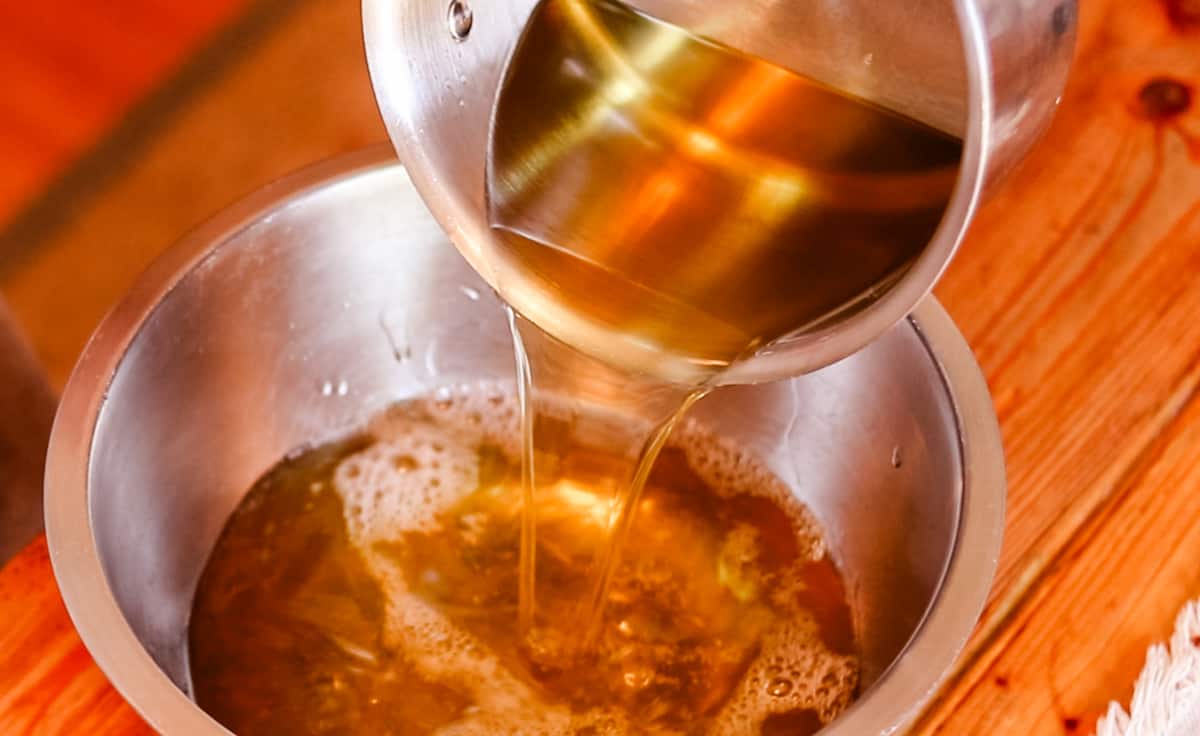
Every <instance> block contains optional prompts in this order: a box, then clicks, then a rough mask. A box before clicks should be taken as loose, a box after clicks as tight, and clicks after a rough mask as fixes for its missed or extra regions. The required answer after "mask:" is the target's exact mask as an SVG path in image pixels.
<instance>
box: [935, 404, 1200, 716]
mask: <svg viewBox="0 0 1200 736" xmlns="http://www.w3.org/2000/svg"><path fill="white" fill-rule="evenodd" d="M1197 487H1200V398H1198V397H1197V394H1196V393H1193V394H1192V396H1191V397H1189V400H1188V403H1187V407H1186V410H1185V411H1184V412H1183V413H1182V414H1181V415H1180V416H1179V417H1177V418H1176V420H1175V421H1174V422H1173V423H1172V425H1171V427H1170V430H1169V431H1168V432H1167V433H1166V434H1165V435H1164V436H1162V437H1160V438H1159V439H1158V440H1156V441H1155V442H1154V443H1153V444H1152V446H1151V447H1149V448H1148V449H1147V451H1146V452H1145V453H1144V455H1143V457H1142V458H1140V459H1139V462H1138V463H1137V465H1136V467H1135V468H1134V470H1133V471H1132V472H1131V474H1130V476H1129V477H1128V478H1127V479H1126V481H1125V482H1124V483H1122V484H1121V487H1120V490H1119V498H1118V499H1117V500H1116V501H1115V502H1114V503H1112V504H1110V505H1109V506H1108V507H1106V508H1105V510H1104V511H1103V513H1101V514H1100V515H1099V516H1098V517H1097V518H1096V519H1094V520H1093V521H1092V522H1091V523H1090V524H1088V527H1087V529H1086V530H1084V531H1083V532H1081V533H1080V534H1079V535H1078V536H1077V537H1076V538H1075V539H1074V540H1073V541H1072V543H1071V544H1070V546H1069V547H1068V548H1067V550H1066V554H1065V555H1064V556H1063V557H1062V558H1061V560H1060V561H1059V562H1058V563H1057V564H1056V565H1054V566H1053V567H1052V568H1051V569H1050V570H1048V571H1047V574H1046V577H1045V579H1044V580H1043V582H1042V584H1041V585H1040V586H1039V587H1038V589H1037V591H1036V592H1035V594H1034V595H1033V596H1032V597H1031V598H1030V600H1029V601H1028V603H1027V605H1025V606H1024V607H1023V608H1022V610H1021V612H1020V614H1019V615H1017V616H1016V617H1015V618H1014V619H1013V620H1012V621H1011V622H1010V623H1009V625H1008V626H1007V628H1006V629H1005V632H1004V633H1003V634H1002V636H1001V637H1000V640H999V641H998V642H997V646H996V647H995V648H994V651H992V652H989V656H988V657H987V658H986V659H981V660H980V661H978V662H977V663H976V666H975V667H974V668H973V669H972V670H971V671H970V673H969V675H968V676H967V677H965V678H963V680H962V681H961V682H960V683H959V685H958V686H957V687H956V688H954V690H953V691H952V693H950V694H949V695H948V696H947V698H946V699H945V701H944V702H943V703H942V704H941V707H940V708H939V709H938V711H937V712H936V713H935V714H933V715H932V716H931V717H930V718H929V719H928V720H927V721H926V722H925V724H923V728H922V730H921V733H928V734H933V733H938V734H1007V733H1020V734H1028V735H1029V736H1040V735H1042V734H1046V735H1047V736H1049V735H1050V734H1063V733H1068V734H1070V733H1079V734H1085V733H1091V732H1092V730H1093V729H1094V727H1095V722H1096V719H1097V718H1098V717H1099V716H1100V715H1102V714H1103V713H1104V711H1105V710H1106V709H1107V705H1108V702H1109V701H1110V700H1113V699H1117V700H1120V701H1121V702H1123V703H1125V704H1128V702H1129V698H1130V696H1131V694H1132V690H1133V687H1132V686H1133V682H1134V680H1135V679H1136V677H1137V675H1138V672H1139V671H1140V669H1141V667H1142V664H1143V660H1144V657H1145V653H1146V647H1147V646H1148V645H1149V644H1151V643H1154V642H1158V641H1162V640H1164V639H1166V638H1168V637H1169V636H1170V634H1171V630H1172V623H1173V621H1174V618H1175V615H1176V613H1177V612H1178V611H1179V609H1180V608H1181V607H1182V606H1183V604H1184V603H1185V602H1186V601H1188V600H1190V599H1192V598H1194V597H1195V596H1197V595H1198V594H1200V565H1197V564H1196V561H1197V560H1200V535H1197V534H1196V533H1195V530H1196V529H1198V528H1200V496H1198V495H1196V493H1195V492H1194V489H1196V488H1197Z"/></svg>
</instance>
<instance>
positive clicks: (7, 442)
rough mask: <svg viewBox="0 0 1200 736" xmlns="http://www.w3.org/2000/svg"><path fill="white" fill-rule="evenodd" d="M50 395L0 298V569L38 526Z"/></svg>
mask: <svg viewBox="0 0 1200 736" xmlns="http://www.w3.org/2000/svg"><path fill="white" fill-rule="evenodd" d="M54 405H55V398H54V393H53V392H52V391H51V390H50V386H49V385H47V383H46V375H45V373H43V372H42V369H41V366H39V365H38V364H37V361H36V360H35V359H34V356H33V351H31V350H30V349H29V345H28V344H27V343H26V342H25V340H24V339H23V337H22V336H21V334H20V332H19V330H18V329H17V325H16V323H15V322H14V321H13V319H12V316H11V315H10V314H9V313H8V308H7V307H6V306H5V305H4V301H3V300H2V299H0V567H3V566H4V563H5V562H7V561H8V560H9V558H11V557H12V556H13V555H15V554H16V553H17V552H19V551H20V550H21V548H22V547H24V546H25V545H26V544H28V543H29V540H31V539H33V537H34V536H35V535H36V534H37V533H38V532H40V531H41V530H42V473H43V469H44V467H45V461H46V443H47V442H49V440H50V423H51V421H52V420H53V418H54Z"/></svg>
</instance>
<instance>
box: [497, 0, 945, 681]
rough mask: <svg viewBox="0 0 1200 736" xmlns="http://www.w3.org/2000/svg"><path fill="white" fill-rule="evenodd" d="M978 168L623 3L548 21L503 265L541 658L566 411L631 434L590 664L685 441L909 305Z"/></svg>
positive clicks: (530, 80) (917, 129) (600, 568)
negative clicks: (818, 345)
mask: <svg viewBox="0 0 1200 736" xmlns="http://www.w3.org/2000/svg"><path fill="white" fill-rule="evenodd" d="M546 101H552V102H553V104H549V105H548V104H546ZM960 157H961V143H960V142H959V141H958V140H957V139H955V138H953V137H950V136H948V135H946V134H943V133H941V132H939V131H937V130H934V129H932V128H929V127H927V126H924V125H922V124H921V123H918V122H916V121H913V120H911V119H908V118H905V117H902V116H899V115H897V114H894V113H892V112H889V111H887V110H885V109H882V108H880V107H878V106H875V105H873V104H871V103H869V102H867V101H864V100H861V99H857V98H853V97H850V96H847V95H844V94H842V93H840V92H838V91H836V90H832V89H830V88H827V87H824V86H822V85H820V84H818V83H817V82H815V81H813V80H810V79H808V78H805V77H803V76H800V75H797V74H795V73H792V72H790V71H788V70H785V69H782V68H780V67H778V66H775V65H773V64H770V63H767V62H765V61H763V60H760V59H756V58H753V57H750V56H747V55H744V54H742V53H740V52H738V51H736V50H734V49H730V48H728V47H725V46H722V45H720V44H716V43H713V42H711V41H708V40H706V39H703V38H701V37H698V36H695V35H692V34H691V33H689V32H687V31H685V30H683V29H681V28H678V27H676V26H673V25H670V24H666V23H663V22H661V21H658V20H656V19H653V18H651V17H648V16H645V15H642V14H640V13H638V12H636V11H633V10H631V9H630V8H628V7H626V6H625V5H623V4H620V3H616V2H610V1H609V0H547V1H546V2H544V3H542V4H541V5H540V6H539V8H538V10H536V11H535V14H534V17H533V18H532V19H531V21H530V23H529V25H528V26H527V28H526V31H525V33H524V35H523V37H522V39H521V40H520V42H519V44H518V46H517V48H516V50H515V51H514V54H513V57H512V59H511V61H510V63H509V67H508V70H507V73H506V77H505V80H504V84H503V86H502V88H501V91H500V94H499V96H498V98H497V106H496V112H495V116H494V121H493V130H492V140H491V145H490V149H489V161H488V169H487V172H488V178H487V191H488V198H489V217H490V225H491V232H492V236H493V237H492V238H491V239H490V241H489V242H487V243H484V244H481V246H480V250H481V252H480V253H479V256H480V257H481V258H482V261H483V265H484V267H485V269H486V272H488V273H490V275H491V279H492V281H493V284H494V285H496V286H497V289H498V291H499V293H500V295H501V296H502V297H503V299H504V300H505V301H506V302H507V303H508V304H509V305H510V308H511V309H512V310H515V313H514V314H512V319H511V325H512V331H513V338H514V344H515V347H516V352H517V359H518V368H519V370H518V375H519V381H520V398H521V406H522V418H523V422H522V426H523V433H524V434H523V466H524V469H523V488H524V492H523V499H524V500H523V504H522V514H523V516H522V541H521V555H520V573H519V580H520V596H519V598H520V603H519V622H520V627H521V629H522V630H523V631H525V632H527V636H528V637H529V639H530V642H535V643H531V644H530V648H531V649H537V645H536V640H537V639H538V637H539V621H538V613H537V597H538V596H537V582H536V581H537V562H536V554H537V553H536V550H537V542H536V538H537V527H538V520H537V507H538V495H539V490H538V489H539V486H540V485H542V484H544V483H545V482H547V479H548V478H551V477H553V475H554V473H553V470H552V469H551V468H548V467H547V463H548V462H550V461H548V460H547V459H546V458H552V457H553V453H548V452H545V451H544V450H545V449H546V448H551V447H553V442H554V439H553V437H552V435H553V432H554V428H553V422H550V421H548V420H547V418H546V417H545V416H544V413H543V411H542V406H543V405H544V403H545V402H546V401H547V400H548V398H549V397H550V396H552V395H557V396H567V397H569V398H571V399H576V400H581V401H584V402H586V403H590V404H592V405H596V406H601V407H603V408H605V409H607V410H610V411H612V412H614V413H616V414H624V415H627V416H629V417H630V418H631V421H630V422H629V429H628V434H627V436H624V437H619V438H613V439H612V442H613V444H614V447H616V448H619V451H617V452H615V453H614V454H615V455H617V456H619V457H622V458H625V462H626V467H624V468H623V469H621V471H620V472H619V473H618V474H617V475H618V476H619V478H617V479H616V485H617V490H616V491H615V492H614V494H613V496H612V499H611V502H610V508H609V509H608V518H609V525H608V527H609V534H608V538H607V542H606V545H605V547H604V549H602V550H600V551H599V552H598V553H597V555H596V559H595V561H594V564H593V571H592V584H591V590H592V594H591V596H590V597H589V598H588V599H587V600H586V601H585V602H584V604H583V609H582V610H581V611H580V612H579V619H578V620H579V621H580V622H581V625H583V629H582V634H581V636H580V637H579V638H578V640H577V641H575V642H573V643H571V644H569V645H567V646H565V650H568V651H566V652H565V654H564V651H563V649H564V647H563V646H559V647H558V648H557V649H555V650H554V651H553V652H549V655H550V656H551V658H553V656H576V655H583V656H586V654H587V651H588V650H589V648H590V647H591V646H592V644H593V643H594V642H595V640H596V638H597V637H598V636H599V633H600V631H601V629H602V627H603V625H604V611H605V606H606V603H607V594H608V590H609V584H610V582H611V580H612V578H613V575H614V574H615V571H616V568H617V567H618V565H619V564H620V562H621V551H622V548H623V547H624V546H625V544H626V535H627V534H628V529H629V526H630V521H631V519H632V518H633V516H634V514H636V511H637V504H638V500H639V497H640V496H641V493H642V490H643V488H644V485H645V482H646V479H647V477H648V476H649V474H650V470H651V468H652V466H653V464H654V461H655V459H656V458H657V456H658V454H659V451H660V450H661V448H662V447H663V444H664V443H665V442H666V440H667V437H668V436H669V434H670V432H671V429H672V428H673V427H674V426H675V425H676V424H677V423H678V422H679V421H680V419H681V418H682V417H683V415H684V413H685V412H686V411H687V409H688V408H689V407H690V406H691V405H692V404H693V403H695V401H697V400H698V399H699V398H700V397H701V396H703V395H704V393H706V392H707V391H708V390H709V389H710V388H711V387H712V386H713V385H715V384H717V383H719V379H720V376H721V373H722V372H723V371H725V370H726V369H728V368H729V367H730V366H731V365H733V364H734V363H735V362H737V361H738V360H741V359H745V358H748V357H752V356H753V354H754V353H755V352H756V351H757V350H758V349H759V348H761V347H763V346H765V345H768V344H770V343H771V342H772V341H774V340H776V339H778V338H780V337H783V336H785V335H796V334H803V333H804V332H806V331H812V330H814V329H817V328H819V327H821V326H822V325H825V324H828V323H829V322H830V321H831V320H832V319H834V318H839V317H844V316H846V315H847V314H848V313H852V312H854V311H856V310H859V309H862V308H863V307H865V306H868V305H869V304H871V303H872V302H873V301H874V300H876V299H877V298H879V297H880V296H881V295H882V294H883V293H885V292H886V290H887V288H888V286H889V285H890V284H891V283H893V282H894V281H895V280H896V279H898V278H899V277H900V276H902V275H903V273H904V272H905V271H906V270H907V268H908V267H909V266H910V265H911V263H912V262H913V261H914V260H915V259H916V258H917V256H919V255H920V253H921V251H922V250H923V248H924V247H925V245H926V244H927V243H928V242H929V241H930V239H931V238H932V237H933V234H934V231H935V230H936V228H937V226H938V223H939V222H940V220H941V217H942V215H943V213H944V211H945V208H946V205H947V203H948V201H949V199H950V196H951V193H952V191H953V188H954V185H955V182H956V178H957V174H958V164H959V160H960ZM518 315H519V316H518ZM584 356H590V357H584ZM601 364H603V365H601ZM580 365H586V366H587V370H584V371H582V375H581V371H580V370H579V366H580ZM534 658H535V659H536V653H535V656H534Z"/></svg>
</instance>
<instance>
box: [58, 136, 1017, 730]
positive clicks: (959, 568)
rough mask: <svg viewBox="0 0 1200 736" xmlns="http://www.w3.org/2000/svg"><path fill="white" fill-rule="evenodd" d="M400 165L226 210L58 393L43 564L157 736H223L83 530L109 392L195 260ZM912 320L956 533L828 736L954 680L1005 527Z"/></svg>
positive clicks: (934, 343) (879, 722)
mask: <svg viewBox="0 0 1200 736" xmlns="http://www.w3.org/2000/svg"><path fill="white" fill-rule="evenodd" d="M400 168H402V167H401V166H400V164H399V162H398V161H397V160H396V158H395V154H394V152H393V151H392V149H391V148H390V147H388V146H386V145H382V144H381V145H377V146H372V147H369V148H366V149H363V150H360V151H356V152H353V153H349V154H344V155H341V156H338V157H335V158H332V159H329V160H326V161H323V162H320V163H317V164H314V165H311V166H309V167H306V168H304V169H301V170H300V171H298V172H295V173H293V174H291V175H288V176H285V177H283V178H282V179H280V180H278V181H276V182H274V183H272V184H270V185H268V186H266V187H264V188H263V189H260V190H259V191H257V192H255V193H253V194H251V195H250V196H248V197H246V198H244V199H242V200H241V201H239V202H237V203H235V204H234V205H232V206H231V207H230V208H228V209H226V210H224V211H223V212H221V213H220V214H218V215H217V216H215V217H214V218H213V219H211V220H209V221H208V222H207V223H205V224H203V225H201V226H200V227H198V228H197V229H195V230H193V231H192V232H191V233H190V234H188V235H187V236H185V237H184V238H183V239H182V240H181V241H180V242H179V243H177V244H176V245H175V246H173V247H171V248H170V249H168V250H167V251H166V252H165V253H164V254H163V255H161V256H159V257H158V259H157V260H156V261H155V262H154V263H153V264H152V265H151V266H150V268H149V269H147V270H146V271H145V273H143V274H142V276H141V277H140V278H139V279H138V280H137V281H136V283H135V284H134V286H133V287H132V289H131V290H130V291H129V292H128V294H127V295H126V296H125V297H124V298H123V299H122V300H121V301H120V302H119V303H118V304H117V306H116V307H115V308H114V309H113V310H112V311H111V312H110V313H109V314H108V316H106V317H105V318H104V320H103V321H102V322H101V324H100V326H99V327H98V328H97V330H96V331H95V333H94V334H93V336H92V338H91V340H90V341H89V342H88V344H87V346H86V347H85V349H84V351H83V353H82V355H81V357H80V359H79V361H78V363H77V364H76V367H75V369H74V371H73V372H72V374H71V377H70V379H69V381H68V383H67V386H66V388H65V390H64V392H63V395H62V401H61V403H60V405H59V410H58V414H57V416H56V418H55V422H54V428H53V431H52V433H51V439H50V448H49V453H48V459H47V463H46V478H45V515H46V537H47V541H48V545H49V550H50V561H51V565H52V567H53V570H54V575H55V578H56V580H57V583H58V586H59V591H60V593H61V595H62V598H63V601H64V603H65V604H66V608H67V612H68V614H69V616H70V618H71V620H72V622H73V623H74V625H75V628H76V630H77V631H78V633H79V635H80V638H81V639H82V640H83V643H84V645H85V646H86V647H87V649H88V651H89V652H90V653H91V655H92V657H93V658H94V659H95V661H96V664H97V665H98V666H99V667H100V669H101V670H102V671H103V672H104V673H105V675H106V676H107V677H108V679H109V680H110V682H112V684H113V686H114V687H115V688H116V689H117V690H118V692H120V694H121V695H122V697H124V698H125V700H126V701H127V702H128V703H129V704H130V705H132V706H133V708H134V709H135V710H137V712H138V713H139V714H140V715H141V716H142V717H143V718H144V719H145V720H146V721H147V722H148V723H149V724H150V725H151V726H152V727H153V728H155V729H156V730H158V731H159V732H162V733H189V734H193V733H194V734H204V733H208V734H229V733H230V732H229V731H228V730H227V729H225V728H224V727H223V726H221V725H220V724H219V723H218V722H217V721H216V720H214V719H213V718H212V717H210V716H209V715H208V714H207V713H205V712H204V711H202V710H201V709H200V708H199V706H197V705H196V704H195V703H194V702H193V701H192V700H191V699H190V698H189V697H188V696H187V695H186V694H185V693H184V692H183V691H182V690H181V689H179V688H178V687H177V686H176V685H175V683H174V682H173V681H172V680H171V679H170V678H169V677H168V676H167V675H166V673H164V672H163V671H162V670H161V669H160V668H159V666H158V665H157V663H155V662H154V660H153V659H152V658H151V656H150V654H149V653H148V652H147V651H146V649H145V648H144V646H143V645H142V643H141V642H140V641H139V640H138V638H137V636H136V635H135V634H134V631H133V629H132V628H131V627H130V625H129V623H128V622H127V621H126V619H125V617H124V615H123V614H122V612H121V609H120V607H119V606H118V604H117V601H116V599H115V597H114V595H113V593H112V590H111V588H110V587H109V585H108V581H107V577H106V575H105V572H104V569H103V566H102V564H101V561H100V555H99V550H98V548H97V543H96V538H95V534H94V530H93V527H92V523H91V515H90V504H89V498H88V493H89V487H88V486H89V473H90V465H91V452H92V445H93V439H94V436H95V430H96V427H97V424H98V421H99V418H100V414H101V411H102V409H103V407H104V403H105V400H106V397H107V393H108V388H109V385H110V383H111V381H112V379H113V377H114V375H115V374H116V371H117V370H118V369H119V367H120V365H121V363H122V361H123V360H124V357H125V355H126V352H127V350H128V349H129V347H130V346H131V345H132V344H133V342H134V341H135V340H136V338H137V336H138V333H139V332H140V330H141V327H142V325H143V324H145V323H146V322H147V321H148V320H149V319H150V318H151V316H152V315H153V313H154V311H155V310H156V309H157V307H158V306H159V305H160V304H161V303H162V301H163V300H164V299H166V298H167V296H168V295H169V294H170V293H171V292H172V290H173V289H174V288H175V287H176V286H177V285H178V284H179V283H180V282H181V281H182V280H183V279H185V278H187V276H188V274H189V273H191V272H192V270H193V269H195V268H196V267H197V266H198V265H199V264H200V263H202V262H203V261H205V260H206V259H208V258H209V257H211V256H212V255H213V254H215V253H216V252H217V251H218V250H220V248H222V247H223V246H224V245H226V244H227V243H228V242H229V241H230V240H231V239H232V238H234V237H235V236H236V235H237V234H239V233H240V232H242V231H243V230H245V229H246V228H248V227H250V226H252V225H254V224H255V223H257V222H261V221H263V220H264V219H267V218H269V217H270V216H271V214H272V213H273V212H276V211H278V210H281V209H283V208H285V207H290V206H294V205H296V204H297V203H298V202H300V201H301V200H303V199H304V198H305V197H306V196H309V195H312V194H315V193H317V192H319V191H321V190H324V189H327V188H330V187H334V186H336V185H337V184H339V183H341V182H344V181H346V180H348V179H353V178H358V177H362V176H367V175H370V174H373V173H378V172H380V171H384V170H394V169H400ZM907 321H908V324H909V326H910V328H911V329H913V330H914V331H915V333H916V334H917V336H918V338H919V339H920V340H921V343H922V344H923V345H924V347H925V349H926V352H927V354H928V355H929V357H930V360H931V361H932V362H933V364H934V366H935V368H936V369H937V371H938V373H939V375H940V378H941V381H942V385H943V390H944V391H945V393H946V395H947V397H948V398H949V402H950V405H951V407H952V410H953V414H954V419H955V425H956V429H957V430H958V441H959V451H960V453H961V467H962V479H961V480H962V482H961V486H960V488H961V498H960V509H959V518H958V524H957V528H956V530H955V535H954V540H953V542H952V546H951V550H950V554H949V558H948V561H947V564H946V566H945V569H944V570H943V573H942V577H941V580H940V582H939V585H938V588H937V591H936V592H935V594H934V598H933V601H932V602H931V603H930V605H929V607H928V608H927V609H926V611H925V615H924V617H923V618H922V620H921V622H920V623H919V624H918V626H917V628H916V630H915V632H914V633H913V635H912V637H911V638H910V639H909V641H908V643H907V644H906V646H905V647H904V649H903V650H902V651H901V652H900V654H899V655H897V657H896V659H895V660H894V661H893V662H892V663H891V665H890V666H889V667H888V668H887V669H886V670H885V671H884V672H883V674H882V675H881V676H880V677H879V679H878V680H877V681H876V682H875V683H874V684H873V685H872V686H871V687H870V688H868V689H867V691H866V692H864V693H863V694H862V695H861V696H860V698H859V700H858V701H857V702H856V703H854V704H853V705H852V706H851V707H850V708H849V709H847V710H846V712H845V713H843V714H842V715H841V716H840V717H839V718H838V719H837V720H836V721H834V722H833V723H832V724H830V725H829V726H828V727H827V728H826V729H825V730H823V731H822V734H823V735H824V736H861V735H862V734H876V733H878V734H890V733H895V732H896V731H898V730H899V729H900V728H901V727H902V726H903V725H905V724H907V723H908V722H910V721H911V720H912V719H913V718H914V717H915V716H916V715H917V714H918V712H919V709H920V708H921V707H922V705H923V704H924V703H925V702H926V701H927V700H928V699H929V698H930V697H931V696H932V695H933V693H934V692H935V691H936V689H937V687H938V685H940V683H941V682H942V680H943V679H944V678H945V677H946V675H947V674H948V673H949V671H950V669H951V667H952V665H953V663H954V661H955V659H956V658H957V656H958V654H959V653H960V652H961V651H962V649H963V647H964V646H965V644H966V642H967V638H968V637H969V636H970V634H971V632H972V631H973V630H974V628H975V624H976V622H977V621H978V619H979V615H980V613H981V612H982V610H983V606H984V603H985V602H986V600H987V597H988V594H989V592H990V589H991V583H992V579H993V576H994V575H995V571H996V567H997V564H998V560H999V553H1000V545H1001V540H1002V537H1003V530H1004V521H1005V494H1006V478H1005V465H1004V452H1003V447H1002V444H1001V437H1000V429H999V425H998V423H997V420H996V415H995V412H994V409H993V406H992V402H991V396H990V394H989V392H988V387H987V384H986V382H985V380H984V377H983V375H982V373H981V372H980V369H979V366H978V364H977V363H976V362H975V358H974V355H973V354H972V352H971V350H970V348H969V347H968V346H967V344H966V342H965V341H964V339H963V337H962V336H961V334H960V333H959V332H958V330H957V328H956V327H955V326H954V323H953V322H952V321H951V319H950V317H949V316H948V315H947V314H946V312H945V310H944V309H942V307H941V306H940V305H939V304H938V303H937V301H936V300H935V299H934V298H933V297H932V296H930V297H927V298H926V299H925V300H924V301H923V302H922V303H921V304H920V305H918V307H917V309H916V310H915V311H914V312H913V314H912V315H910V316H909V318H908V320H907Z"/></svg>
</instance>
